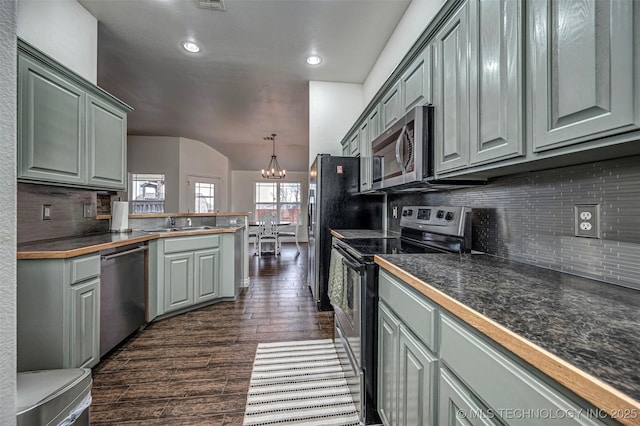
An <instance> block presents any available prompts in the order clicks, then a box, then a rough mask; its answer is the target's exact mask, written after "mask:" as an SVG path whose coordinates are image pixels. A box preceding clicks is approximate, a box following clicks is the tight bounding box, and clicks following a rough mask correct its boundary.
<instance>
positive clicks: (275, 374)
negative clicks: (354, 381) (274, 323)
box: [244, 339, 360, 426]
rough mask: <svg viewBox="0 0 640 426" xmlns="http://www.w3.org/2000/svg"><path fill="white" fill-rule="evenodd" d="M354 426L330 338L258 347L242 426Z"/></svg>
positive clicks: (354, 416)
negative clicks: (279, 425)
mask: <svg viewBox="0 0 640 426" xmlns="http://www.w3.org/2000/svg"><path fill="white" fill-rule="evenodd" d="M277 424H286V425H309V426H311V425H313V426H320V425H334V426H338V425H340V426H357V425H359V424H360V422H359V419H358V413H357V411H356V407H355V405H354V403H353V400H352V398H351V394H350V393H349V387H348V385H347V380H346V378H345V376H344V373H343V372H342V369H341V367H340V361H339V360H338V355H337V354H336V349H335V346H334V344H333V341H332V340H331V339H325V340H306V341H299V342H278V343H260V344H259V345H258V349H257V351H256V358H255V361H254V364H253V372H252V373H251V383H250V386H249V394H248V396H247V408H246V411H245V415H244V425H246V426H249V425H252V426H255V425H277Z"/></svg>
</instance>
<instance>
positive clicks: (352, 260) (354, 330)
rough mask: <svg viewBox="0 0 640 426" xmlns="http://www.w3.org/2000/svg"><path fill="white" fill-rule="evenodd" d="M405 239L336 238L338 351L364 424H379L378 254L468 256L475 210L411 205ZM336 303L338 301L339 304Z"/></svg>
mask: <svg viewBox="0 0 640 426" xmlns="http://www.w3.org/2000/svg"><path fill="white" fill-rule="evenodd" d="M400 228H401V232H400V237H399V238H352V239H342V240H341V239H334V244H333V247H332V270H335V269H334V268H336V266H335V265H336V263H337V262H340V263H341V265H340V266H341V270H342V274H343V276H342V280H341V282H342V285H343V286H344V291H343V292H342V296H343V297H342V300H337V299H340V298H339V297H338V298H336V300H334V299H332V305H333V308H334V311H335V339H334V340H335V342H336V349H337V350H338V352H339V353H341V354H342V357H341V359H342V360H343V363H342V364H343V369H344V371H345V375H346V376H347V378H350V380H351V385H352V386H351V389H352V394H353V399H354V402H356V404H357V405H359V409H360V416H361V423H362V424H372V423H379V422H380V419H379V417H378V414H377V409H376V400H377V390H376V389H377V362H378V360H377V345H378V267H377V265H376V264H375V263H374V261H373V258H374V256H375V255H376V254H407V253H441V254H443V255H447V254H449V255H452V254H454V253H459V254H462V253H467V252H470V251H471V209H470V208H468V207H450V206H406V207H403V209H402V216H401V218H400ZM334 302H335V303H334Z"/></svg>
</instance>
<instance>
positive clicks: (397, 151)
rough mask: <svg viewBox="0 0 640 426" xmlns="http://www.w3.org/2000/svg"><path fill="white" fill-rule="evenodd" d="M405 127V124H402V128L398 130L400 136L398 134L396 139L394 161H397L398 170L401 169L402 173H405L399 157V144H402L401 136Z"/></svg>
mask: <svg viewBox="0 0 640 426" xmlns="http://www.w3.org/2000/svg"><path fill="white" fill-rule="evenodd" d="M406 128H407V126H406V125H405V126H403V127H402V130H401V131H400V136H398V140H397V141H396V161H397V162H398V165H399V166H400V170H402V173H403V174H404V173H405V170H404V162H403V161H402V157H400V146H401V145H402V137H403V136H404V131H405V129H406Z"/></svg>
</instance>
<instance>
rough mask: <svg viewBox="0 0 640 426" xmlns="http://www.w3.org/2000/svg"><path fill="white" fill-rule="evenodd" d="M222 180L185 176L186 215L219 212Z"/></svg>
mask: <svg viewBox="0 0 640 426" xmlns="http://www.w3.org/2000/svg"><path fill="white" fill-rule="evenodd" d="M221 188H222V180H221V179H220V178H215V177H210V176H209V177H208V176H196V175H187V213H213V212H215V211H218V210H220V208H221V206H220V199H219V197H220V192H221Z"/></svg>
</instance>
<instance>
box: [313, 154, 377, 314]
mask: <svg viewBox="0 0 640 426" xmlns="http://www.w3.org/2000/svg"><path fill="white" fill-rule="evenodd" d="M359 183H360V158H356V157H334V156H331V155H329V154H319V155H318V156H317V157H316V159H315V160H314V161H313V164H312V165H311V168H310V170H309V204H308V215H309V218H308V219H309V220H308V227H309V268H308V276H307V283H308V284H309V287H310V288H311V292H312V293H313V297H314V300H315V302H316V304H317V306H318V309H319V310H322V311H326V310H331V304H330V303H329V296H328V283H329V260H330V258H331V230H332V229H376V230H377V229H382V215H383V213H382V211H383V207H384V198H383V195H379V194H358V190H359V188H360V186H359Z"/></svg>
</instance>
